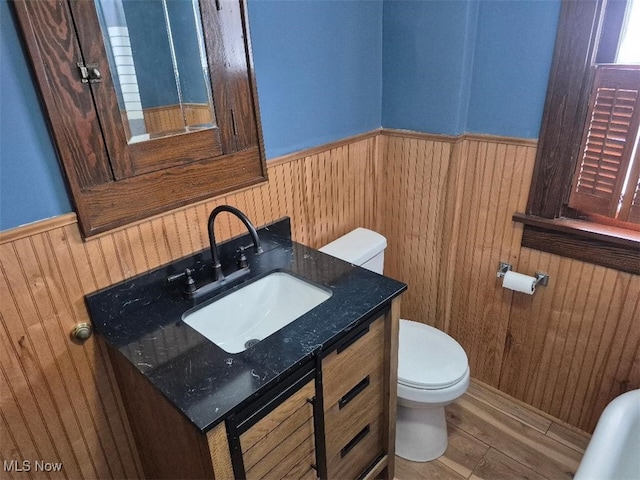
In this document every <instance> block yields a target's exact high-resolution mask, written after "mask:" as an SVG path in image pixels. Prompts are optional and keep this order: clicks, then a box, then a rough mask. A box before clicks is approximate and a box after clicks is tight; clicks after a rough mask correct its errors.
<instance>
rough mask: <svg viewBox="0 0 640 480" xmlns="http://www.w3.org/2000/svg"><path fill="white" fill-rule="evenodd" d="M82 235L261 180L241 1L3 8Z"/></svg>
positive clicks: (128, 0) (90, 1)
mask: <svg viewBox="0 0 640 480" xmlns="http://www.w3.org/2000/svg"><path fill="white" fill-rule="evenodd" d="M13 3H14V5H15V12H16V16H17V19H18V23H19V25H20V28H21V30H22V35H23V39H24V44H25V46H26V50H27V53H28V55H29V57H30V59H31V65H32V73H33V75H34V81H35V83H36V84H37V85H38V87H39V90H40V93H41V97H42V101H43V105H44V109H45V112H46V115H47V117H48V120H49V126H50V130H51V132H52V137H53V139H54V142H55V145H56V147H57V151H58V154H59V159H60V162H61V165H62V168H63V171H64V174H65V177H66V181H67V185H68V187H69V191H70V193H71V195H72V197H73V202H74V204H75V209H76V212H77V215H78V221H79V224H80V228H81V230H82V232H83V234H84V235H85V236H91V235H94V234H96V233H100V232H103V231H105V230H109V229H112V228H115V227H118V226H121V225H125V224H127V223H131V222H133V221H136V220H139V219H142V218H145V217H149V216H152V215H155V214H158V213H161V212H164V211H167V210H170V209H173V208H176V207H180V206H182V205H186V204H189V203H193V202H195V201H198V200H203V199H205V198H209V197H212V196H214V195H219V194H222V193H225V192H229V191H232V190H236V189H239V188H243V187H247V186H250V185H254V184H256V183H259V182H263V181H266V175H267V174H266V165H265V158H264V147H263V144H262V131H261V127H260V117H259V111H258V102H257V93H256V86H255V78H254V76H253V63H252V57H251V46H250V40H249V30H248V19H247V8H246V3H245V1H244V0H14V2H13Z"/></svg>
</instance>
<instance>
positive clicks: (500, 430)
mask: <svg viewBox="0 0 640 480" xmlns="http://www.w3.org/2000/svg"><path fill="white" fill-rule="evenodd" d="M445 410H446V412H447V427H448V429H449V446H448V448H447V451H446V452H445V453H444V455H442V456H441V457H440V458H438V459H437V460H434V461H432V462H426V463H416V462H410V461H408V460H405V459H403V458H400V457H396V479H397V480H416V479H428V480H432V479H451V480H460V479H473V480H478V479H485V480H503V479H504V480H513V479H532V480H538V479H548V480H555V479H571V478H573V474H574V473H575V471H576V469H577V468H578V464H579V463H580V459H581V458H582V454H583V453H584V449H585V448H586V446H587V443H588V442H589V439H590V435H589V434H588V433H585V432H582V431H580V430H577V429H575V428H574V427H571V426H568V425H566V424H564V423H562V422H561V421H559V420H557V419H555V418H553V417H551V416H549V415H547V414H545V413H543V412H540V411H538V410H536V409H534V408H532V407H530V406H528V405H525V404H523V403H522V402H519V401H518V400H515V399H513V398H511V397H509V396H507V395H505V394H503V393H502V392H499V391H497V390H495V389H493V388H491V387H489V386H487V385H484V384H482V383H480V382H477V381H472V383H471V385H470V386H469V390H468V391H467V393H465V394H464V395H463V396H462V397H461V398H460V399H458V400H457V401H456V402H455V403H453V404H451V405H449V406H448V407H446V409H445Z"/></svg>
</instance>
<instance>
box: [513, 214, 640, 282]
mask: <svg viewBox="0 0 640 480" xmlns="http://www.w3.org/2000/svg"><path fill="white" fill-rule="evenodd" d="M513 221H514V222H519V223H523V224H524V232H523V235H522V246H523V247H527V248H533V249H536V250H541V251H543V252H549V253H554V254H556V255H562V256H564V257H569V258H575V259H577V260H582V261H585V262H590V263H595V264H597V265H602V266H605V267H609V268H613V269H616V270H621V271H623V272H629V273H634V274H636V275H640V232H635V231H633V230H626V229H623V228H617V227H611V226H607V225H600V224H597V223H593V222H585V221H582V220H574V219H569V218H556V219H550V218H544V217H538V216H534V215H525V214H522V213H516V214H514V215H513Z"/></svg>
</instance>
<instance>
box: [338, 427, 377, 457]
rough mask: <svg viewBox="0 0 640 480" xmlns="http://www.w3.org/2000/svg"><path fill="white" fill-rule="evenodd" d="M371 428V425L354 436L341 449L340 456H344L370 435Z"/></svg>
mask: <svg viewBox="0 0 640 480" xmlns="http://www.w3.org/2000/svg"><path fill="white" fill-rule="evenodd" d="M370 430H371V427H370V426H369V425H367V426H366V427H364V428H363V429H362V430H360V432H359V433H358V434H357V435H356V436H355V437H353V438H352V439H351V441H350V442H349V443H347V444H346V445H345V446H344V447H343V448H342V450H340V458H344V457H345V456H346V455H347V453H349V452H350V451H351V450H353V447H355V446H356V445H357V444H358V443H360V440H362V439H363V438H364V437H366V436H367V435H369V431H370Z"/></svg>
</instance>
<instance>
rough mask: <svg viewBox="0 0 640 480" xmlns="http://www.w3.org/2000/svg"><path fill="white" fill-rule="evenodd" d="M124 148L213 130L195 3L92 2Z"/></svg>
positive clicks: (186, 0)
mask: <svg viewBox="0 0 640 480" xmlns="http://www.w3.org/2000/svg"><path fill="white" fill-rule="evenodd" d="M95 3H96V10H97V12H98V17H99V20H100V25H101V28H102V35H103V38H104V43H105V46H106V50H107V56H108V58H109V67H110V70H111V72H112V77H113V82H114V85H115V88H116V92H117V95H118V104H119V105H120V111H121V113H122V119H123V124H124V126H125V131H126V133H127V139H128V142H129V143H135V142H140V141H145V140H149V139H152V138H158V137H164V136H168V135H175V134H180V133H186V132H189V131H194V130H201V129H205V128H213V127H214V126H215V115H214V110H213V101H212V98H211V85H210V82H209V70H208V65H207V57H206V52H205V48H204V37H203V34H202V23H201V20H200V10H199V6H198V0H95Z"/></svg>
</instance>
